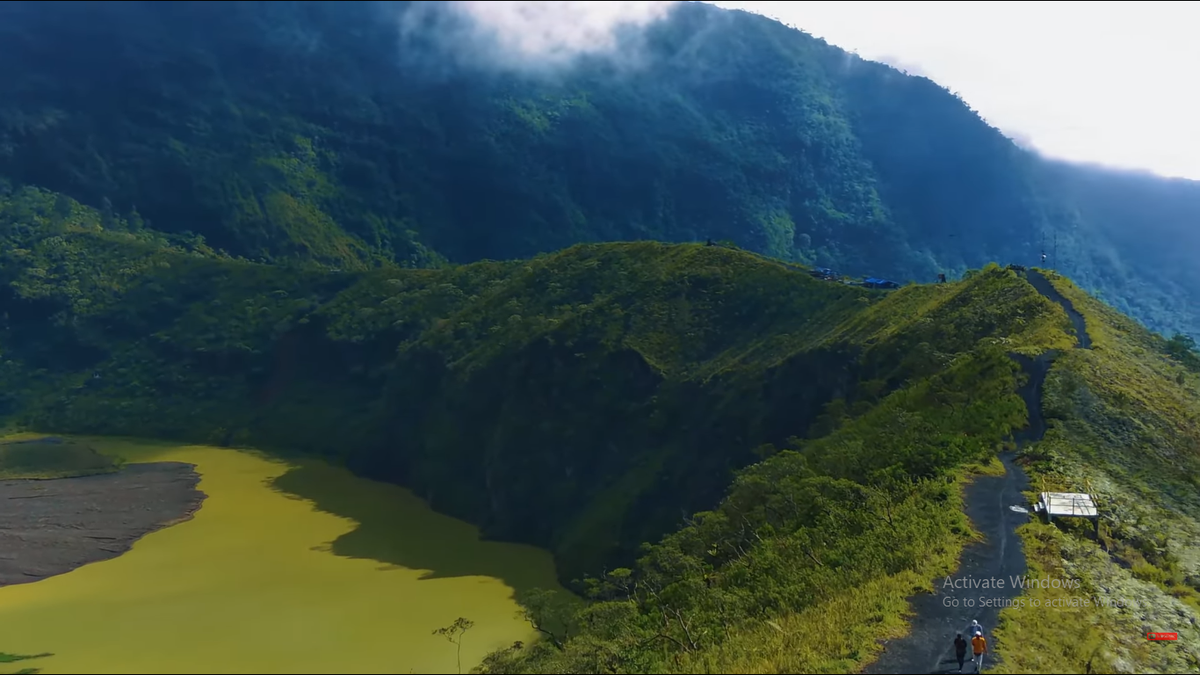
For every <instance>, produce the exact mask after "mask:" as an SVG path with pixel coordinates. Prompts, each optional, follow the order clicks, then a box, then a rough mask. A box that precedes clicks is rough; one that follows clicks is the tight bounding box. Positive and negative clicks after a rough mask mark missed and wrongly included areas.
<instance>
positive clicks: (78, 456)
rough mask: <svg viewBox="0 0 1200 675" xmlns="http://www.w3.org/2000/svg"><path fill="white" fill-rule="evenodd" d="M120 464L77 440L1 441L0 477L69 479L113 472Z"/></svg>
mask: <svg viewBox="0 0 1200 675" xmlns="http://www.w3.org/2000/svg"><path fill="white" fill-rule="evenodd" d="M118 466H119V464H118V463H117V462H116V461H114V460H113V458H111V457H105V456H104V455H101V454H100V453H98V452H96V450H95V449H94V448H92V447H91V446H89V445H86V444H83V443H78V442H71V441H66V442H53V441H41V440H35V441H19V442H12V441H7V442H0V480H8V479H13V478H39V479H43V478H68V477H71V476H88V475H92V474H98V473H111V472H113V471H116V470H117V468H118Z"/></svg>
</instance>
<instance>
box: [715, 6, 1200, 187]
mask: <svg viewBox="0 0 1200 675" xmlns="http://www.w3.org/2000/svg"><path fill="white" fill-rule="evenodd" d="M712 4H715V5H718V6H721V7H726V8H730V9H745V10H748V11H752V12H756V13H759V14H763V15H765V16H769V17H772V18H774V19H778V20H780V21H782V22H783V23H786V24H788V25H791V26H795V27H797V28H800V29H802V30H804V31H806V32H808V33H811V34H813V35H815V36H817V37H821V38H824V39H825V40H827V41H828V42H830V43H831V44H834V45H837V46H839V47H841V48H843V49H846V50H848V51H851V50H853V51H857V52H858V54H859V55H860V56H862V57H864V58H869V59H874V60H879V61H883V60H885V59H886V60H887V62H890V63H900V64H905V67H906V68H907V69H908V70H909V71H910V72H913V71H914V69H919V70H920V71H921V73H922V74H925V75H926V76H927V77H929V78H930V79H933V80H935V81H936V82H938V83H939V84H941V85H943V86H945V87H947V88H949V89H951V90H953V91H955V92H958V93H959V94H960V95H961V96H962V97H963V99H964V100H965V101H967V103H969V104H970V105H971V106H972V107H973V108H975V109H976V110H978V111H979V112H980V114H982V115H983V116H984V117H985V118H987V120H988V121H989V122H990V123H991V124H993V125H994V126H996V127H998V128H1000V129H1002V130H1004V131H1006V132H1008V133H1009V135H1010V136H1013V137H1019V138H1020V139H1021V140H1022V143H1023V144H1028V145H1032V146H1033V147H1035V148H1037V149H1038V150H1040V151H1041V152H1043V153H1045V154H1046V155H1049V156H1052V157H1057V158H1061V159H1067V160H1072V161H1079V162H1094V163H1098V164H1104V165H1107V166H1112V167H1120V168H1129V169H1146V170H1149V171H1153V172H1154V173H1157V174H1160V175H1164V176H1174V177H1185V178H1192V179H1197V180H1200V40H1198V39H1196V37H1195V33H1196V29H1197V27H1198V26H1200V5H1196V4H1195V3H1185V2H1102V3H1085V2H1041V1H1039V2H1022V1H1010V2H902V1H897V2H714V3H712Z"/></svg>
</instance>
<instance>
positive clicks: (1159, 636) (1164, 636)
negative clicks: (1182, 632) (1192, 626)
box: [1146, 633, 1179, 640]
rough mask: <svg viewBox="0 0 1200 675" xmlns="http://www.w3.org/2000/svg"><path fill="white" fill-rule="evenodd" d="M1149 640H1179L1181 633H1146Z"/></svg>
mask: <svg viewBox="0 0 1200 675" xmlns="http://www.w3.org/2000/svg"><path fill="white" fill-rule="evenodd" d="M1146 639H1147V640H1178V639H1179V633H1146Z"/></svg>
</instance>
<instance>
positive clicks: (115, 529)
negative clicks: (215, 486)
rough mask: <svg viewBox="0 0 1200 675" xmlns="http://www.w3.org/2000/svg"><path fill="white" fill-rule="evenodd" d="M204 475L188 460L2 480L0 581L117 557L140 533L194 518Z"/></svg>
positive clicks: (5, 583) (7, 582)
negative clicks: (84, 473) (74, 474)
mask: <svg viewBox="0 0 1200 675" xmlns="http://www.w3.org/2000/svg"><path fill="white" fill-rule="evenodd" d="M199 481H200V475H199V474H198V473H196V470H195V467H194V466H193V465H191V464H185V463H183V462H156V463H152V464H131V465H129V466H126V467H125V468H123V469H122V470H120V471H118V472H116V473H110V474H102V475H95V476H81V477H77V478H60V479H55V480H5V481H0V587H2V586H9V585H12V584H21V583H28V582H31V581H38V580H39V579H44V578H46V577H51V576H54V575H56V574H63V573H64V572H69V571H71V570H73V569H75V568H77V567H80V566H82V565H86V564H88V563H92V562H98V561H101V560H107V559H109V558H115V557H116V556H118V555H120V554H122V553H124V552H125V551H127V550H129V547H130V546H132V545H133V542H135V541H137V540H138V539H140V538H141V537H143V536H145V535H147V534H149V533H151V532H153V531H155V530H158V529H161V528H163V527H167V526H169V525H173V524H175V523H178V522H180V521H182V520H187V519H188V518H191V516H192V514H193V513H195V511H196V510H197V509H199V508H200V504H201V502H203V500H204V493H203V492H200V491H199V490H198V489H196V485H197V483H199Z"/></svg>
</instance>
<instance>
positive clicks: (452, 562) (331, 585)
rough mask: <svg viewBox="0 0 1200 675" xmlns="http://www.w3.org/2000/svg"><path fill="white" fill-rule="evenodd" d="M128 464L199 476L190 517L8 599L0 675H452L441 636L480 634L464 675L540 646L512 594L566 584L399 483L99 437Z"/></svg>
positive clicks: (220, 451)
mask: <svg viewBox="0 0 1200 675" xmlns="http://www.w3.org/2000/svg"><path fill="white" fill-rule="evenodd" d="M90 440H92V441H93V442H94V443H95V445H96V446H97V447H98V448H99V449H100V450H101V451H102V452H106V453H113V454H117V455H119V456H121V457H124V458H125V459H126V460H127V461H129V462H155V461H180V462H188V463H192V464H195V465H196V467H197V470H198V471H199V473H200V474H201V480H200V484H199V489H200V490H201V491H203V492H204V493H205V494H207V495H208V497H207V499H205V500H204V504H203V506H202V507H201V509H200V510H199V511H198V512H197V513H196V515H195V517H194V518H193V519H191V520H189V521H186V522H183V523H180V524H178V525H174V526H172V527H168V528H166V529H163V530H159V531H157V532H154V533H151V534H149V535H147V536H145V537H143V538H142V539H141V540H139V541H138V542H137V543H135V544H134V546H133V548H132V549H131V550H129V551H128V552H126V553H125V554H123V555H121V556H118V557H116V558H113V559H111V560H107V561H103V562H98V563H92V564H89V565H85V566H83V567H80V568H78V569H76V570H74V571H72V572H69V573H67V574H63V575H59V576H56V577H51V578H49V579H45V580H42V581H38V582H35V583H30V584H22V585H17V586H9V587H5V588H0V652H7V653H14V654H40V653H45V652H49V653H51V654H52V656H48V657H44V658H39V659H36V660H31V661H22V662H18V663H9V664H0V673H13V672H16V671H18V670H19V669H20V668H29V667H36V668H40V669H42V670H41V672H43V673H384V672H387V673H408V672H414V673H453V672H457V668H458V666H457V664H456V656H455V646H454V645H453V644H451V643H450V642H448V641H447V640H446V639H445V638H443V637H439V636H435V635H432V634H431V633H432V631H433V630H435V629H437V628H439V627H442V626H446V625H449V624H450V623H451V622H453V621H454V620H455V619H456V618H458V617H465V618H467V619H470V620H472V621H474V622H475V625H474V627H472V628H471V629H470V630H469V631H468V632H467V633H466V634H465V637H464V639H463V642H462V670H463V672H466V671H467V670H468V669H470V668H471V667H473V666H474V665H476V664H477V663H478V662H479V661H480V659H482V657H483V656H484V655H485V654H486V653H487V652H489V651H491V650H493V649H497V648H501V647H506V646H508V645H510V644H512V642H513V641H516V640H522V641H530V640H533V639H535V634H534V632H533V631H532V629H531V628H530V626H529V625H528V624H527V623H525V622H524V621H522V620H521V619H520V618H518V616H517V611H518V609H519V608H518V606H517V604H516V602H515V601H514V599H513V593H514V589H522V588H529V587H533V586H540V587H543V588H546V587H557V586H556V585H555V581H554V566H553V561H552V559H551V557H550V555H549V554H548V553H547V552H545V551H541V550H539V549H536V548H533V547H528V546H520V545H514V544H504V543H496V542H483V541H480V539H479V533H478V530H477V529H476V528H474V527H472V526H470V525H468V524H466V523H463V522H461V521H458V520H455V519H453V518H449V517H447V516H443V515H440V514H437V513H434V512H433V511H431V510H430V509H429V508H428V507H427V506H426V505H425V504H424V502H422V501H421V500H419V499H417V498H416V497H415V496H413V495H412V494H411V493H409V492H408V491H406V490H403V489H401V488H398V487H395V486H392V485H387V484H383V483H377V482H374V481H368V480H364V479H361V478H356V477H354V476H352V475H350V474H349V473H348V472H346V471H344V470H341V469H338V468H335V467H332V466H329V465H326V464H322V463H319V462H303V463H288V462H283V461H279V460H275V459H271V458H267V457H266V456H263V455H260V454H258V453H252V452H245V451H238V450H231V449H225V448H214V447H206V446H181V445H172V444H165V443H150V442H142V441H129V440H114V439H90Z"/></svg>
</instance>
